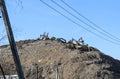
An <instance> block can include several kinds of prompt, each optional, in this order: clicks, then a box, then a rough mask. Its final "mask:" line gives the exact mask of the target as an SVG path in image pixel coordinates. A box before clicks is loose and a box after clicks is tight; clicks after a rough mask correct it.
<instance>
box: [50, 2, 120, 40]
mask: <svg viewBox="0 0 120 79" xmlns="http://www.w3.org/2000/svg"><path fill="white" fill-rule="evenodd" d="M51 1H52V2H53V3H54V4H56V5H57V6H58V7H60V8H62V9H63V10H64V11H66V12H67V13H68V14H70V15H71V16H73V17H74V18H76V19H77V20H79V21H80V22H82V23H84V24H85V25H87V26H89V27H90V28H92V29H93V30H95V31H97V32H99V33H100V34H102V35H104V36H106V37H108V38H110V39H112V40H113V41H117V42H120V40H119V41H118V40H117V39H114V38H112V37H111V36H109V35H108V34H106V33H104V32H101V31H99V30H98V29H96V28H94V27H93V26H91V25H89V24H88V23H86V22H84V21H83V20H81V19H80V18H78V17H77V16H75V15H74V14H72V13H71V12H70V11H68V10H66V9H65V8H64V7H62V6H61V5H59V4H58V3H57V2H55V1H54V0H51Z"/></svg>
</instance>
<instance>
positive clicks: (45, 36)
mask: <svg viewBox="0 0 120 79" xmlns="http://www.w3.org/2000/svg"><path fill="white" fill-rule="evenodd" d="M48 34H49V33H46V32H44V33H43V35H40V40H49V37H48Z"/></svg>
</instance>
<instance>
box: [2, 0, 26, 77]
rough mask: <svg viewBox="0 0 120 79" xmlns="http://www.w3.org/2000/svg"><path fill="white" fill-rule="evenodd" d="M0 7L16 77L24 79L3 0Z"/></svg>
mask: <svg viewBox="0 0 120 79" xmlns="http://www.w3.org/2000/svg"><path fill="white" fill-rule="evenodd" d="M0 8H1V11H2V16H3V20H4V24H5V28H6V32H7V36H8V40H9V43H10V47H11V51H12V55H13V59H14V62H15V65H16V69H17V73H18V77H19V79H25V78H24V73H23V71H22V66H21V62H20V59H19V55H18V51H17V47H16V43H15V40H14V36H13V32H12V28H11V24H10V21H9V16H8V13H7V9H6V5H5V1H4V0H0Z"/></svg>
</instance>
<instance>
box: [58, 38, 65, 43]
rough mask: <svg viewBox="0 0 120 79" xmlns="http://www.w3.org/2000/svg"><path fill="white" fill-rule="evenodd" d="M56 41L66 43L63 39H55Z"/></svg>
mask: <svg viewBox="0 0 120 79" xmlns="http://www.w3.org/2000/svg"><path fill="white" fill-rule="evenodd" d="M56 40H57V41H59V42H61V43H66V40H65V39H64V38H57V39H56Z"/></svg>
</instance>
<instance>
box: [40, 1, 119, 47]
mask: <svg viewBox="0 0 120 79" xmlns="http://www.w3.org/2000/svg"><path fill="white" fill-rule="evenodd" d="M40 1H41V2H42V3H43V4H45V5H46V6H48V7H49V8H51V9H52V10H54V11H55V12H57V13H59V14H60V15H62V16H63V17H64V18H66V19H68V20H69V21H71V22H72V23H74V24H76V25H77V26H78V27H81V28H83V29H84V30H86V31H88V32H90V33H92V34H94V35H95V36H97V37H99V38H101V39H104V40H106V41H108V42H111V43H113V44H116V45H120V44H119V43H116V42H113V41H111V40H108V39H106V38H104V37H103V36H101V35H99V34H96V33H94V32H92V31H91V30H88V29H87V28H85V27H84V26H82V25H80V24H79V23H77V22H75V21H73V20H72V19H71V18H69V17H67V16H65V15H64V14H62V13H61V12H60V11H58V10H57V9H55V8H53V7H52V6H50V5H49V4H47V3H46V2H44V1H43V0H40Z"/></svg>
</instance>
